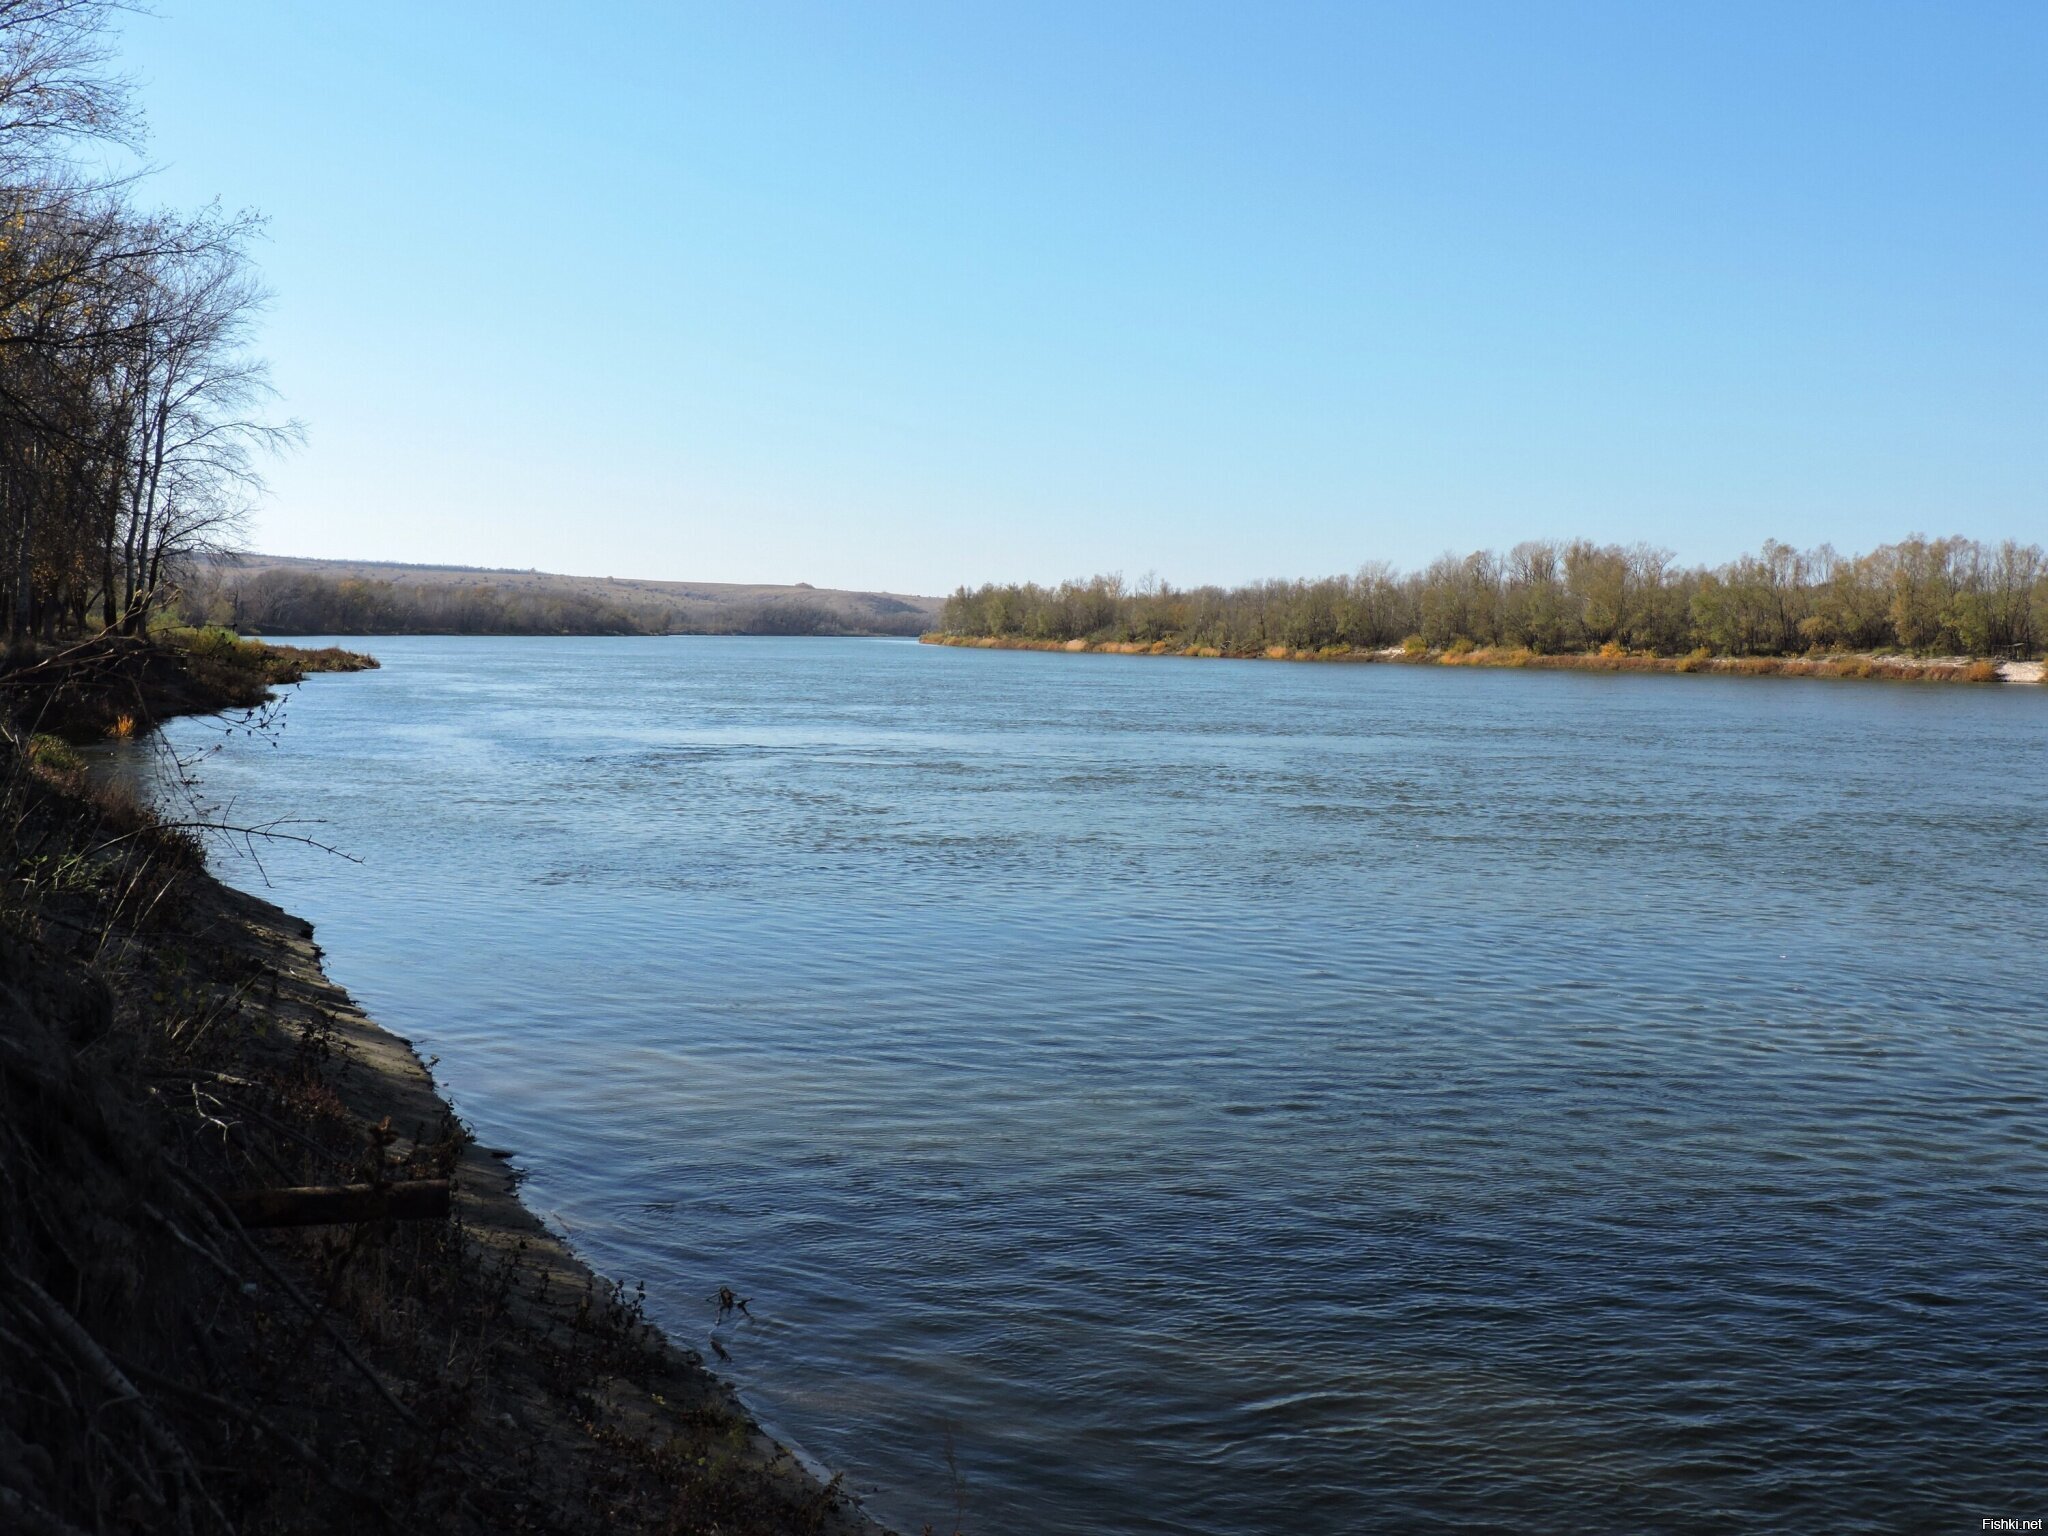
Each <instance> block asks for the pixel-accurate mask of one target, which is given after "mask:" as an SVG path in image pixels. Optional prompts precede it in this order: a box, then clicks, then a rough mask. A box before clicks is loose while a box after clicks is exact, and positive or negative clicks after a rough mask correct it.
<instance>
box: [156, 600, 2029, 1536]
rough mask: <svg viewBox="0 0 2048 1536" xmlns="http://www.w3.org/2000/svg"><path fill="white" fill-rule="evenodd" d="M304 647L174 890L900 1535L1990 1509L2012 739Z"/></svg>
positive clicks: (909, 668)
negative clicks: (221, 884) (259, 950)
mask: <svg viewBox="0 0 2048 1536" xmlns="http://www.w3.org/2000/svg"><path fill="white" fill-rule="evenodd" d="M316 643H317V642H316ZM344 643H346V644H349V645H351V646H354V647H356V648H359V649H367V650H369V651H371V652H373V653H374V654H376V655H377V656H379V657H380V658H381V659H382V661H383V669H382V670H381V671H378V672H373V673H367V674H359V675H347V676H322V677H316V678H314V679H312V680H311V681H310V682H309V683H308V684H307V685H306V686H305V687H304V688H302V689H301V690H298V691H297V692H296V694H295V695H294V696H293V697H292V699H291V701H290V702H289V704H288V705H287V707H286V710H285V713H284V716H283V722H284V723H283V726H282V728H281V729H275V730H273V731H271V732H269V733H268V734H266V735H256V736H250V735H246V734H240V733H236V734H233V735H232V736H230V737H228V738H226V739H225V740H224V741H223V740H222V739H221V738H219V736H218V734H217V732H216V731H215V729H214V728H213V727H212V726H210V725H209V724H208V723H207V722H204V721H180V722H176V723H175V724H174V725H173V726H172V728H171V730H170V732H169V737H170V740H171V741H172V742H173V743H174V744H175V745H176V747H177V748H178V749H179V750H180V751H181V752H184V753H186V754H188V755H189V754H194V753H197V752H199V751H201V750H203V749H205V748H206V747H208V746H210V745H219V746H220V747H221V750H220V751H218V752H217V753H215V754H214V755H212V756H211V757H209V758H208V759H207V760H206V761H205V762H204V763H203V764H202V766H201V769H200V771H201V773H202V775H203V779H204V792H205V794H206V795H207V796H208V797H209V799H210V800H211V801H213V802H215V803H216V804H219V805H224V806H227V807H229V810H230V813H231V819H234V820H237V821H240V822H244V823H257V822H268V821H271V820H273V819H276V818H290V819H292V820H293V821H294V823H295V824H296V825H295V826H294V827H293V828H292V829H291V830H297V831H301V832H306V833H311V834H314V835H316V836H317V837H318V838H319V839H320V840H321V841H324V842H327V843H330V844H332V845H334V846H336V847H338V848H340V849H342V850H344V851H345V852H346V853H348V854H349V855H351V856H353V858H354V859H356V860H359V861H360V862H350V861H349V860H346V859H343V858H340V857H337V856H334V855H329V854H323V853H318V852H315V851H313V850H310V849H307V848H304V847H302V846H299V845H296V844H290V843H273V844H270V845H268V846H262V845H259V846H258V848H257V854H258V856H259V857H260V865H261V867H260V868H259V867H258V864H257V862H256V861H254V860H252V859H251V858H250V857H248V856H247V855H246V854H243V853H238V852H236V851H234V850H232V849H229V848H218V849H216V850H215V853H214V864H215V867H216V869H218V870H219V871H220V872H221V873H222V875H223V876H224V877H225V878H227V879H229V880H230V881H232V882H233V883H236V884H240V885H244V886H247V887H250V888H252V889H256V890H259V891H261V892H262V893H263V894H265V895H267V896H269V897H270V899H272V900H274V901H276V902H278V903H279V904H280V905H282V906H284V907H286V908H287V909H289V910H291V911H294V912H297V913H299V914H301V915H302V916H305V917H307V918H309V919H311V920H312V921H313V922H314V923H316V924H317V925H318V936H319V939H320V942H321V943H322V945H323V946H324V947H325V949H326V951H327V961H328V968H329V970H330V972H331V973H332V974H333V976H334V977H335V979H336V980H337V981H339V982H340V983H341V984H342V985H344V986H346V987H347V988H349V989H350V990H351V991H352V992H354V993H355V995H356V996H357V997H358V998H359V999H360V1000H362V1002H363V1003H364V1004H365V1005H366V1006H367V1008H368V1009H369V1010H370V1012H371V1013H372V1014H373V1015H374V1016H375V1017H377V1018H378V1019H379V1020H381V1021H382V1022H383V1023H385V1024H386V1025H388V1026H389V1027H390V1028H392V1029H394V1030H396V1031H398V1032H399V1033H401V1034H404V1035H406V1036H409V1037H411V1038H412V1039H413V1040H415V1041H416V1042H417V1043H418V1045H419V1047H420V1049H421V1051H422V1052H423V1053H424V1054H427V1055H432V1056H438V1058H439V1064H438V1068H437V1071H438V1074H439V1076H440V1078H441V1079H442V1081H443V1083H444V1085H445V1086H446V1088H447V1089H448V1091H449V1092H450V1093H451V1095H452V1097H453V1098H454V1100H455V1102H456V1104H457V1107H458V1108H459V1109H460V1111H461V1112H462V1113H463V1114H464V1115H465V1117H467V1118H468V1119H469V1120H471V1121H472V1122H473V1123H474V1124H475V1126H476V1127H477V1130H478V1132H479V1134H480V1135H481V1137H482V1138H483V1139H484V1140H485V1141H486V1142H487V1143H490V1144H492V1145H499V1146H507V1147H511V1148H514V1149H516V1150H517V1153H518V1162H519V1164H520V1165H521V1166H523V1167H524V1168H526V1169H527V1170H529V1171H530V1182H529V1183H528V1186H527V1190H528V1195H529V1198H530V1200H531V1201H532V1203H533V1204H534V1205H535V1206H536V1208H537V1209H539V1210H540V1211H541V1212H542V1213H543V1214H545V1215H546V1216H547V1217H548V1218H549V1219H550V1220H551V1221H554V1222H556V1223H558V1224H559V1225H560V1226H561V1227H563V1228H564V1229H566V1230H567V1231H568V1232H569V1233H570V1234H571V1235H572V1236H573V1238H574V1240H575V1242H576V1243H577V1244H578V1246H579V1247H580V1248H581V1249H582V1251H583V1252H584V1253H585V1255H586V1256H587V1257H588V1258H590V1260H591V1261H592V1262H593V1263H594V1264H595V1265H596V1266H597V1267H598V1268H599V1269H600V1270H601V1271H603V1272H605V1273H607V1274H610V1275H613V1276H615V1277H618V1278H620V1279H623V1280H626V1281H628V1282H634V1281H641V1280H644V1281H645V1282H646V1286H647V1299H648V1305H649V1309H650V1312H651V1314H652V1315H653V1317H654V1318H655V1319H656V1320H657V1321H658V1322H660V1323H662V1324H663V1325H664V1326H665V1327H667V1328H668V1329H669V1330H670V1331H671V1332H672V1333H673V1334H674V1335H676V1336H677V1337H678V1338H679V1339H680V1340H681V1341H682V1342H684V1343H685V1344H689V1345H693V1346H695V1347H697V1348H699V1349H702V1350H704V1351H705V1352H706V1354H707V1356H709V1355H710V1353H711V1352H710V1350H709V1346H708V1336H709V1335H711V1334H713V1333H714V1331H715V1334H716V1338H717V1341H718V1343H719V1345H720V1346H721V1347H722V1348H723V1349H724V1351H725V1352H726V1355H727V1356H729V1359H726V1360H720V1359H715V1358H714V1359H712V1361H711V1363H712V1364H713V1365H714V1366H715V1367H716V1368H718V1369H719V1370H721V1371H722V1372H724V1373H726V1374H729V1375H730V1376H731V1377H732V1378H733V1379H734V1380H735V1381H736V1382H738V1383H739V1385H740V1386H741V1388H742V1391H743V1393H744V1395H745V1396H746V1398H747V1400H748V1402H749V1403H750V1404H751V1405H753V1406H754V1408H755V1409H756V1410H757V1411H758V1412H759V1413H760V1414H761V1415H762V1416H763V1418H764V1419H765V1420H766V1421H767V1422H768V1423H769V1424H770V1425H771V1426H773V1427H774V1428H775V1429H776V1430H778V1431H779V1432H780V1433H782V1434H784V1435H785V1436H788V1437H792V1438H793V1439H794V1440H795V1441H796V1442H797V1443H798V1444H800V1445H801V1446H802V1447H803V1448H804V1449H805V1451H806V1452H807V1453H808V1454H810V1455H811V1456H813V1457H815V1458H816V1459H818V1460H819V1461H821V1462H823V1463H824V1464H825V1465H826V1466H828V1467H830V1468H833V1469H843V1470H844V1472H845V1473H846V1476H847V1479H848V1482H849V1484H850V1485H851V1486H852V1487H854V1488H855V1489H856V1490H858V1491H861V1492H863V1493H864V1494H865V1495H866V1496H867V1498H868V1502H869V1504H870V1507H871V1508H872V1509H874V1510H875V1512H876V1513H877V1514H878V1515H880V1516H881V1517H882V1518H884V1519H886V1520H889V1521H891V1522H893V1523H895V1524H897V1525H898V1526H900V1527H901V1528H903V1529H904V1530H906V1531H908V1532H916V1531H917V1530H919V1529H920V1528H921V1527H922V1526H923V1525H924V1524H925V1523H926V1522H930V1523H931V1524H932V1525H933V1526H934V1527H935V1528H936V1529H938V1530H941V1531H949V1530H952V1529H954V1527H955V1525H956V1524H958V1525H960V1526H961V1527H962V1528H963V1529H964V1530H966V1531H968V1532H971V1533H997V1532H1038V1531H1043V1532H1079V1531H1091V1532H1092V1531H1099V1532H1116V1533H1152V1532H1190V1531H1201V1532H1215V1533H1224V1536H1240V1533H1242V1536H1250V1533H1278V1532H1286V1533H1289V1536H1312V1533H1332V1536H1336V1533H1351V1532H1357V1531H1365V1530H1376V1529H1379V1530H1403V1529H1414V1528H1418V1527H1421V1526H1424V1525H1432V1526H1433V1525H1438V1524H1448V1523H1454V1522H1455V1523H1462V1524H1467V1525H1471V1526H1473V1527H1475V1528H1514V1529H1523V1530H1529V1529H1544V1530H1561V1529H1573V1530H1582V1531H1617V1532H1620V1531H1641V1530H1646V1529H1682V1528H1696V1529H1716V1528H1731V1529H1744V1530H1766V1529H1783V1530H1811V1529H1832V1530H1843V1529H1859V1528H1886V1529H1902V1528H1914V1527H1919V1526H1926V1527H1930V1528H1942V1529H1962V1528H1963V1527H1964V1526H1965V1525H1967V1526H1968V1528H1970V1529H1973V1530H1974V1529H1975V1528H1976V1522H1977V1520H1978V1518H1979V1516H1980V1514H1984V1515H2014V1516H2030V1515H2039V1514H2041V1513H2043V1512H2044V1511H2043V1508H2042V1506H2041V1505H2040V1502H2039V1500H2040V1496H2041V1491H2042V1490H2043V1489H2044V1488H2048V1390H2044V1387H2043V1380H2044V1372H2048V1262H2044V1261H2048V1123H2044V1107H2048V1016H2044V1009H2048V689H2038V690H2037V689H2030V688H2017V687H2007V688H1992V687H1962V686H1926V685H1922V686H1914V685H1901V684H1882V683H1848V682H1843V683H1818V682H1789V681H1768V680H1764V681H1756V680H1742V679H1720V678H1709V677H1670V676H1611V675H1603V674H1585V673H1539V672H1506V671H1479V670H1471V669H1450V668H1408V667H1400V666H1339V665H1281V664H1272V663H1260V662H1225V661H1192V660H1167V659H1158V660H1152V659H1134V658H1123V657H1103V656H1048V655H1040V654H1030V653H1013V652H999V651H976V650H950V649H940V648H935V647H919V646H917V645H914V644H910V643H904V642H892V641H868V640H815V639H803V640H796V639H740V638H689V639H615V640H614V639H468V638H428V637H408V638H395V639H372V640H368V641H361V640H351V641H346V642H344ZM726 1285H729V1286H731V1287H732V1288H733V1289H734V1290H735V1291H737V1292H738V1293H739V1294H740V1295H742V1296H745V1297H747V1298H749V1307H748V1310H747V1312H746V1313H745V1314H739V1315H735V1316H734V1317H731V1318H727V1319H724V1320H721V1319H720V1317H719V1314H718V1309H717V1305H716V1301H715V1294H716V1292H717V1290H718V1288H719V1287H720V1286H726Z"/></svg>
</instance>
